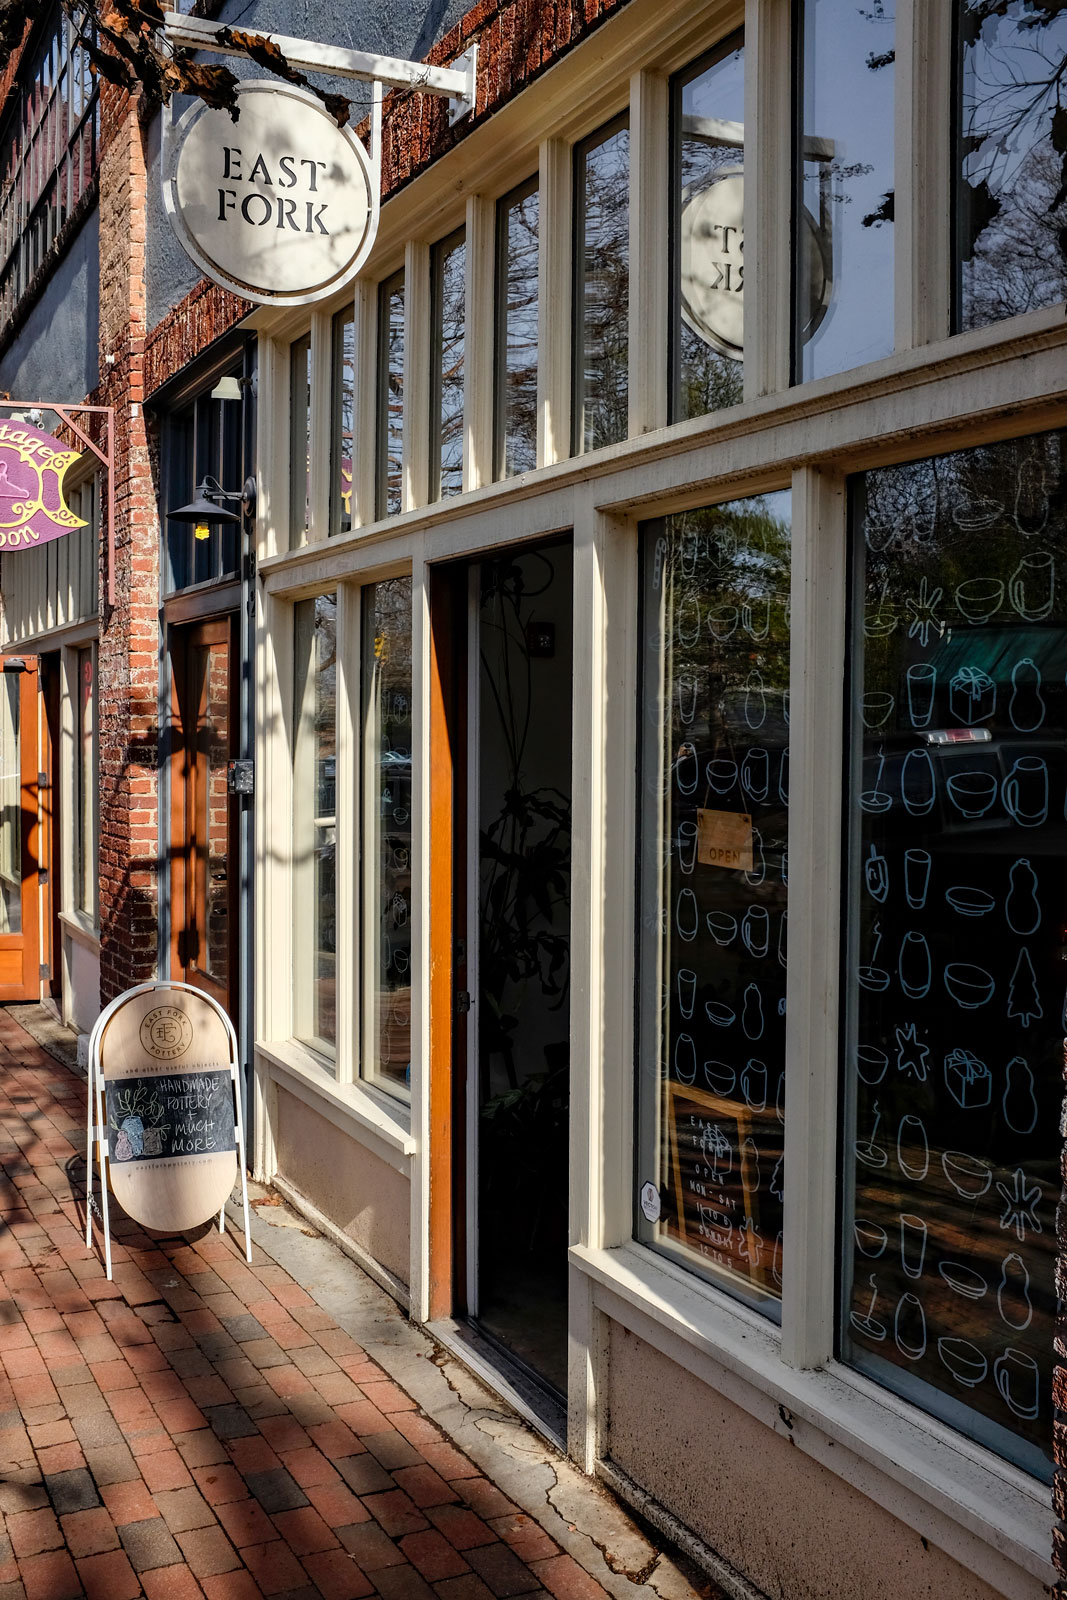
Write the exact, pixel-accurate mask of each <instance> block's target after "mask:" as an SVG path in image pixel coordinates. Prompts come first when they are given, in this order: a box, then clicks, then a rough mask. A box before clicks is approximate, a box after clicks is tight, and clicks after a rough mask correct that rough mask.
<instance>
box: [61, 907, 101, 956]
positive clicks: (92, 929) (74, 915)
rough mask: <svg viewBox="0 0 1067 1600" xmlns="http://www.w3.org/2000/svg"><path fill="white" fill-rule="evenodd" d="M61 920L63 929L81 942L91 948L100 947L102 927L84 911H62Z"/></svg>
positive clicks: (96, 948) (97, 948)
mask: <svg viewBox="0 0 1067 1600" xmlns="http://www.w3.org/2000/svg"><path fill="white" fill-rule="evenodd" d="M59 921H60V925H61V926H62V927H63V929H64V930H65V931H66V932H67V933H69V934H70V936H71V938H72V939H76V940H77V941H78V943H79V944H83V945H85V946H86V948H87V949H89V950H99V949H100V929H99V927H98V926H97V924H96V923H95V922H93V921H92V920H91V919H90V918H89V917H87V916H86V915H85V913H84V912H83V911H61V912H60V913H59Z"/></svg>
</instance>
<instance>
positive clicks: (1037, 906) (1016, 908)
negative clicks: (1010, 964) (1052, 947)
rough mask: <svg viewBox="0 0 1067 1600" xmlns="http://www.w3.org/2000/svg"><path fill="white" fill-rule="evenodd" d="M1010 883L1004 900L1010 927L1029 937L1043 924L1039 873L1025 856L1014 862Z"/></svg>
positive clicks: (1017, 932) (1015, 931)
mask: <svg viewBox="0 0 1067 1600" xmlns="http://www.w3.org/2000/svg"><path fill="white" fill-rule="evenodd" d="M1008 884H1009V887H1008V898H1007V899H1006V900H1005V902H1004V916H1005V918H1006V920H1007V924H1008V927H1009V928H1010V929H1011V931H1012V933H1015V934H1018V935H1019V937H1020V938H1022V939H1026V938H1029V936H1030V934H1032V933H1036V932H1037V930H1038V928H1039V927H1040V926H1041V902H1040V901H1039V900H1038V898H1037V873H1036V872H1035V871H1034V869H1033V867H1032V866H1031V865H1030V863H1029V861H1028V860H1027V859H1026V857H1025V856H1020V857H1019V859H1018V861H1014V862H1013V863H1012V867H1011V871H1010V872H1009V874H1008Z"/></svg>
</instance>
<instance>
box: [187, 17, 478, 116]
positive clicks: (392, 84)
mask: <svg viewBox="0 0 1067 1600" xmlns="http://www.w3.org/2000/svg"><path fill="white" fill-rule="evenodd" d="M226 31H227V28H226V25H225V24H223V25H221V26H220V24H219V23H217V22H213V21H211V20H209V19H208V18H205V17H190V16H186V15H185V14H184V13H183V12H181V11H168V12H167V14H166V16H165V17H164V19H163V32H164V36H165V37H166V39H167V40H168V42H169V43H170V44H172V45H176V46H178V47H179V48H182V49H186V50H206V51H208V52H210V53H211V54H213V55H219V56H243V55H246V54H247V51H245V50H244V49H242V48H241V47H240V46H239V45H235V44H220V43H219V35H220V34H224V33H225V32H226ZM236 31H238V32H240V33H243V34H245V35H246V37H247V38H249V39H251V40H254V41H255V42H256V43H257V44H264V45H266V44H270V45H274V46H276V47H277V48H278V49H279V50H280V51H281V53H282V55H283V56H284V57H285V59H286V60H287V61H288V62H289V64H290V66H292V67H296V68H297V69H298V71H300V72H321V73H323V74H324V75H326V76H327V77H332V78H358V79H360V80H362V81H364V82H370V83H382V84H386V85H388V86H389V88H392V89H417V90H419V91H421V92H422V93H423V94H436V95H440V96H442V97H443V98H444V99H446V100H447V101H448V103H449V107H448V120H449V123H450V124H451V123H456V122H459V121H461V120H462V118H463V117H466V116H469V115H470V113H471V112H472V111H473V110H474V104H475V93H476V85H477V76H476V74H477V67H478V46H477V45H476V44H472V45H471V47H470V49H469V50H468V51H467V52H466V54H465V55H462V56H460V57H459V59H458V60H457V61H455V62H454V63H453V65H452V66H450V67H431V66H428V65H427V63H426V62H425V61H403V60H400V59H398V58H396V57H393V56H378V55H372V54H371V53H370V52H369V51H366V50H342V49H340V48H339V47H338V46H337V45H332V44H317V43H316V42H315V41H314V40H310V39H290V38H286V37H285V35H284V34H277V33H262V32H259V31H256V30H253V29H250V28H239V29H237V30H236Z"/></svg>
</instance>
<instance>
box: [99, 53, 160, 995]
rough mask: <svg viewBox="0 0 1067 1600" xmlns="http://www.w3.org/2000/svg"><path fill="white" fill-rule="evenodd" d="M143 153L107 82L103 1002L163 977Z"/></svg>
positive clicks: (135, 127) (132, 104)
mask: <svg viewBox="0 0 1067 1600" xmlns="http://www.w3.org/2000/svg"><path fill="white" fill-rule="evenodd" d="M145 187H146V177H145V155H144V147H143V139H142V130H141V124H140V121H139V119H138V115H137V104H136V101H135V100H134V99H132V98H131V97H130V96H129V95H128V94H126V93H124V92H122V91H119V90H116V89H114V88H112V87H110V86H109V85H107V84H102V85H101V158H100V371H101V384H100V388H99V390H98V392H97V396H96V397H95V398H96V399H97V400H98V402H99V403H101V404H104V405H112V406H114V407H115V430H116V443H117V466H116V472H115V547H116V561H115V579H116V582H115V591H116V592H115V602H116V603H115V607H114V609H113V610H112V609H111V608H110V607H108V606H107V604H106V603H105V604H104V605H103V608H102V615H101V630H100V653H99V663H100V668H99V670H100V691H99V704H100V730H99V740H100V931H101V950H100V998H101V1001H102V1002H104V1003H106V1002H107V1001H108V1000H109V999H111V998H112V997H113V996H114V995H116V994H119V993H121V991H122V990H123V989H127V988H129V987H130V986H131V985H132V984H135V983H140V982H143V981H144V980H145V979H147V978H151V977H154V976H155V971H156V937H157V934H156V930H157V916H158V898H157V878H156V869H157V862H158V854H159V833H158V797H157V788H156V777H157V768H158V745H159V730H158V695H157V686H158V666H157V655H158V647H159V625H158V611H157V608H158V602H159V519H158V514H157V509H156V486H155V482H154V479H153V475H152V470H151V463H150V459H149V449H148V438H147V434H146V430H145V422H144V412H143V408H142V401H143V399H144V376H143V368H144V337H145V277H144V261H145Z"/></svg>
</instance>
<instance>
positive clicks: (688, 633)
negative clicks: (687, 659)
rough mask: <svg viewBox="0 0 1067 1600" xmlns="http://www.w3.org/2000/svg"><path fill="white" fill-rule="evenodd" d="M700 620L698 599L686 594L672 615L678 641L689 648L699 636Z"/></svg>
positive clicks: (701, 620)
mask: <svg viewBox="0 0 1067 1600" xmlns="http://www.w3.org/2000/svg"><path fill="white" fill-rule="evenodd" d="M702 622H703V618H702V616H701V612H700V601H699V600H698V599H697V598H696V596H695V595H687V596H686V598H685V599H684V600H683V601H682V603H681V605H680V606H679V607H678V610H677V611H676V612H675V616H674V632H675V637H676V638H677V640H678V643H679V644H680V645H684V646H685V648H686V649H687V650H691V649H692V648H693V646H694V645H695V644H696V642H697V640H698V639H699V638H700V628H701V624H702Z"/></svg>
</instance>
